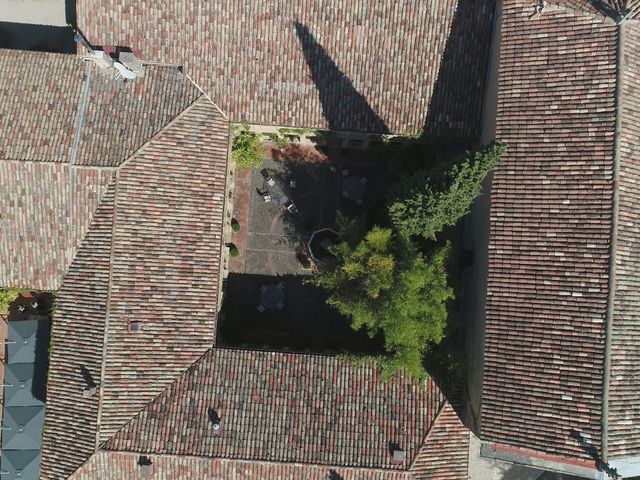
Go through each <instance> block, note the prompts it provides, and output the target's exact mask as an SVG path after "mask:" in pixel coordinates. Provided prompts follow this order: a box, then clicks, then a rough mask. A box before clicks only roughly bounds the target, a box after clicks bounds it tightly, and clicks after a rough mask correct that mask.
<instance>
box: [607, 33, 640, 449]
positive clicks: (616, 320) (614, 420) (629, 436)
mask: <svg viewBox="0 0 640 480" xmlns="http://www.w3.org/2000/svg"><path fill="white" fill-rule="evenodd" d="M623 29H624V30H623V34H622V35H623V36H624V40H623V45H624V47H623V48H624V50H623V52H622V72H623V75H622V85H621V135H620V153H619V157H618V162H619V180H618V219H617V220H618V222H617V227H618V228H617V231H618V235H617V245H616V258H615V269H616V272H615V278H616V280H615V297H614V306H613V328H612V332H611V372H610V381H609V388H610V390H609V416H608V421H609V431H608V439H607V440H608V451H609V456H610V457H625V456H632V455H640V428H639V425H640V400H638V380H639V379H640V345H639V343H638V339H639V338H640V281H639V280H638V273H639V272H640V253H639V252H640V146H639V144H638V139H640V120H639V119H640V60H639V59H638V52H639V51H640V26H639V25H638V23H637V21H634V22H628V23H626V24H625V25H624V26H623Z"/></svg>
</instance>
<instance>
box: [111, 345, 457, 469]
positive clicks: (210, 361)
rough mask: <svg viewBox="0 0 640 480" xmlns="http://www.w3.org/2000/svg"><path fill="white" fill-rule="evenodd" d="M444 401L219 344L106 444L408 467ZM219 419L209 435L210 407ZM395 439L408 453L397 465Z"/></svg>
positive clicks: (355, 372)
mask: <svg viewBox="0 0 640 480" xmlns="http://www.w3.org/2000/svg"><path fill="white" fill-rule="evenodd" d="M444 402H445V400H444V397H443V395H442V393H441V392H440V390H439V389H438V387H437V386H436V385H435V383H434V382H433V381H432V380H429V381H428V382H427V383H426V384H425V385H422V384H416V383H414V382H411V381H408V380H406V379H404V378H398V379H396V380H395V381H394V382H388V383H383V382H381V381H380V378H379V377H378V371H377V368H376V367H375V366H373V365H368V366H364V367H361V368H356V367H353V366H351V365H350V364H349V362H347V361H342V360H338V359H336V358H334V357H326V356H316V355H297V354H284V353H275V352H255V351H242V350H227V349H217V348H216V349H213V350H211V351H209V352H208V353H207V354H206V355H204V357H203V358H202V359H201V360H199V361H198V362H197V363H195V364H194V365H193V366H192V367H191V368H189V370H188V371H187V372H186V373H185V374H184V375H183V376H182V377H181V378H180V379H178V380H177V381H176V382H175V383H174V384H173V385H171V387H170V388H168V389H167V390H165V391H164V392H163V393H162V394H161V395H160V396H159V397H158V398H156V399H155V400H154V401H153V402H151V403H150V404H149V405H148V406H147V407H146V408H145V409H144V410H142V412H140V414H139V415H138V416H136V417H135V418H134V419H133V420H132V421H131V422H130V423H129V424H127V425H126V426H125V427H124V428H123V429H122V430H121V431H119V432H117V433H116V434H115V435H114V436H113V437H112V438H111V439H110V440H109V441H108V442H107V443H106V445H105V448H106V449H109V450H125V451H134V452H143V453H162V454H170V455H195V456H206V457H221V458H243V459H254V460H265V461H280V462H294V463H311V464H323V465H340V466H359V467H368V468H399V469H402V468H404V469H406V468H407V467H408V466H409V465H410V463H411V459H412V458H413V457H415V455H416V453H417V452H418V450H419V449H420V447H421V445H422V443H423V440H424V438H425V436H426V434H427V432H429V429H430V427H431V426H432V425H433V423H434V420H435V419H436V416H437V413H438V411H439V410H440V408H441V407H442V405H443V403H444ZM210 409H212V411H213V412H215V415H217V416H219V417H220V418H221V420H222V434H221V435H220V436H218V437H216V436H214V435H213V429H212V422H211V420H210V416H209V412H210ZM390 443H395V444H397V445H399V447H400V448H402V449H403V450H405V451H406V452H407V459H406V462H405V463H404V464H402V465H398V466H393V465H391V455H390V451H389V445H390Z"/></svg>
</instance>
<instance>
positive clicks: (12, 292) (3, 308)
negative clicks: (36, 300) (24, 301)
mask: <svg viewBox="0 0 640 480" xmlns="http://www.w3.org/2000/svg"><path fill="white" fill-rule="evenodd" d="M20 292H22V290H21V289H19V288H4V289H0V314H2V315H6V314H7V312H8V311H9V305H11V304H12V303H13V302H14V301H15V299H16V298H18V295H20Z"/></svg>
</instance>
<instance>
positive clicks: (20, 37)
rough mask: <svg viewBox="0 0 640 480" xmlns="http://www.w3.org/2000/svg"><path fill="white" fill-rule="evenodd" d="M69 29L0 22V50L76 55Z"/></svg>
mask: <svg viewBox="0 0 640 480" xmlns="http://www.w3.org/2000/svg"><path fill="white" fill-rule="evenodd" d="M73 36H74V31H73V29H72V28H71V27H56V26H52V25H32V24H29V23H13V22H0V48H6V49H10V50H30V51H37V52H50V53H76V43H75V41H74V39H73Z"/></svg>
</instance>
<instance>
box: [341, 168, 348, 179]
mask: <svg viewBox="0 0 640 480" xmlns="http://www.w3.org/2000/svg"><path fill="white" fill-rule="evenodd" d="M342 176H343V177H348V176H349V169H348V168H343V169H342Z"/></svg>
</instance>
